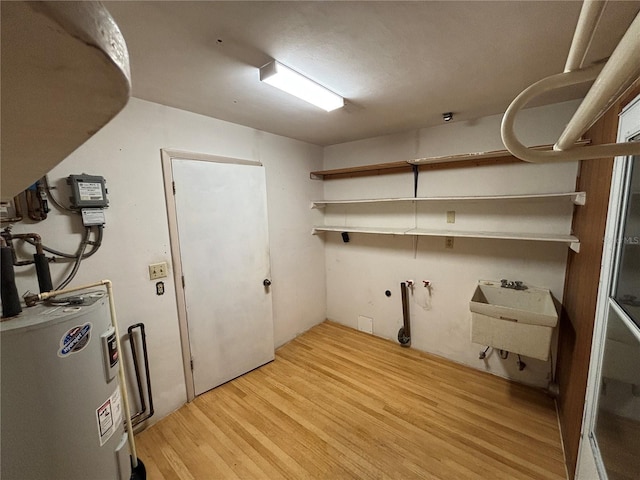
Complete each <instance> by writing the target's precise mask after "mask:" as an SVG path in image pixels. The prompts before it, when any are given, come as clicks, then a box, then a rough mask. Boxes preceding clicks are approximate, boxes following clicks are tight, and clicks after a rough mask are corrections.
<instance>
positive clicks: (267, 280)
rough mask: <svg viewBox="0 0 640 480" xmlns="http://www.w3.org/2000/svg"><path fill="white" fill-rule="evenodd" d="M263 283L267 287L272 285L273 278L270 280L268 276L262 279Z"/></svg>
mask: <svg viewBox="0 0 640 480" xmlns="http://www.w3.org/2000/svg"><path fill="white" fill-rule="evenodd" d="M262 285H264V286H265V287H268V286H269V285H271V280H269V279H268V278H265V279H264V280H263V281H262Z"/></svg>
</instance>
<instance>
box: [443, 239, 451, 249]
mask: <svg viewBox="0 0 640 480" xmlns="http://www.w3.org/2000/svg"><path fill="white" fill-rule="evenodd" d="M444 248H453V237H444Z"/></svg>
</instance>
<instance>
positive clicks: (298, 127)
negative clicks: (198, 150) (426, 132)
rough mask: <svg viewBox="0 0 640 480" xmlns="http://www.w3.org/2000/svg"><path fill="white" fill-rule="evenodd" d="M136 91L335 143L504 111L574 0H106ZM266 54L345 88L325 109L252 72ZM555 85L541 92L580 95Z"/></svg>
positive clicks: (603, 53)
mask: <svg viewBox="0 0 640 480" xmlns="http://www.w3.org/2000/svg"><path fill="white" fill-rule="evenodd" d="M104 3H105V5H106V7H107V9H108V10H109V11H110V12H111V13H112V15H113V16H114V18H115V20H116V22H117V23H118V25H119V26H120V28H121V30H122V33H123V34H124V37H125V40H126V42H127V45H128V48H129V52H130V56H131V70H132V82H133V95H134V96H135V97H138V98H142V99H145V100H150V101H153V102H157V103H161V104H164V105H169V106H172V107H177V108H181V109H184V110H188V111H192V112H196V113H201V114H204V115H208V116H211V117H215V118H219V119H223V120H227V121H230V122H234V123H239V124H242V125H247V126H250V127H253V128H257V129H260V130H265V131H268V132H273V133H277V134H280V135H285V136H287V137H291V138H297V139H300V140H304V141H307V142H311V143H315V144H318V145H331V144H335V143H341V142H345V141H350V140H356V139H360V138H366V137H372V136H376V135H383V134H388V133H394V132H399V131H404V130H411V129H415V128H420V127H426V126H431V125H435V124H439V123H441V122H442V113H443V112H448V111H452V112H454V115H455V116H454V121H460V120H471V119H474V118H478V117H481V116H485V115H491V114H496V113H500V112H503V111H504V110H505V108H506V107H507V105H508V104H509V103H510V101H511V100H512V99H513V98H514V97H515V96H516V95H517V94H518V93H519V92H520V91H521V90H523V89H524V88H526V87H527V86H528V85H530V84H531V83H533V82H535V81H537V80H539V79H541V78H543V77H545V76H548V75H552V74H554V73H559V72H561V71H562V70H563V67H564V62H565V60H566V56H567V53H568V50H569V45H570V44H571V38H572V36H573V31H574V28H575V25H576V22H577V19H578V14H579V12H580V7H581V2H579V1H566V2H555V1H543V2H532V1H525V2H520V1H500V2H488V1H470V2H461V1H447V2H420V1H418V2H395V1H394V2H391V1H390V2H302V1H294V2H268V1H261V2H244V1H236V2H182V1H180V2H171V1H170V2H147V1H143V2H135V1H128V2H104ZM639 10H640V1H633V2H619V1H612V2H609V4H608V5H607V7H606V9H605V12H604V15H603V18H602V20H601V22H600V25H599V27H598V30H597V32H596V37H595V39H594V41H593V44H592V48H591V49H590V52H589V54H588V57H587V63H589V62H591V61H594V60H597V59H601V58H603V57H607V56H608V55H610V53H611V52H612V51H613V48H614V47H615V45H616V44H617V42H618V40H619V39H620V37H621V36H622V35H623V34H624V32H625V31H626V28H627V27H628V25H629V24H630V23H631V21H632V20H633V18H634V17H635V14H636V13H637V12H638V11H639ZM271 59H277V60H279V61H280V62H282V63H284V64H285V65H288V66H290V67H292V68H293V69H295V70H297V71H299V72H301V73H303V74H305V75H307V76H309V77H310V78H312V79H314V80H316V81H317V82H318V83H321V84H324V85H325V86H327V87H329V88H330V89H331V90H333V91H335V92H336V93H339V94H341V95H343V96H344V97H345V98H346V100H347V105H346V106H345V107H344V108H342V109H339V110H336V111H333V112H330V113H326V112H324V111H322V110H320V109H317V108H316V107H313V106H311V105H308V104H306V103H304V102H302V101H301V100H298V99H296V98H293V97H289V96H288V95H287V94H285V93H282V92H280V91H279V90H276V89H275V88H273V87H271V86H269V85H266V84H263V83H261V82H260V81H259V73H258V68H259V67H260V66H262V65H264V64H265V63H267V62H269V61H270V60H271ZM585 91H586V90H585V88H584V87H583V88H581V89H578V90H575V89H574V90H571V91H570V90H565V91H562V92H558V94H556V95H550V96H548V97H546V98H544V99H541V101H540V102H539V103H550V102H552V101H560V100H568V99H571V98H579V97H580V96H582V95H583V94H584V92H585Z"/></svg>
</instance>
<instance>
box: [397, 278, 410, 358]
mask: <svg viewBox="0 0 640 480" xmlns="http://www.w3.org/2000/svg"><path fill="white" fill-rule="evenodd" d="M407 290H408V288H407V284H406V283H405V282H402V283H400V292H401V293H402V322H403V324H402V327H400V330H398V342H400V345H402V346H403V347H410V346H411V324H410V323H409V294H408V292H407Z"/></svg>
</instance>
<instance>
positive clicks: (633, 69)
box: [553, 14, 640, 150]
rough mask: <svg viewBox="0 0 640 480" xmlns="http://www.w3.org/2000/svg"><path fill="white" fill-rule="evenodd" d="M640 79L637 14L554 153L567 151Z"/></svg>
mask: <svg viewBox="0 0 640 480" xmlns="http://www.w3.org/2000/svg"><path fill="white" fill-rule="evenodd" d="M639 76H640V14H638V15H636V18H635V19H634V20H633V22H631V25H630V26H629V28H628V29H627V31H626V33H625V34H624V36H623V37H622V39H621V40H620V42H619V43H618V46H617V47H616V48H615V50H614V51H613V53H612V54H611V57H609V60H608V61H607V63H606V65H605V66H604V68H603V69H602V72H600V75H598V78H597V79H596V81H595V82H594V83H593V85H592V86H591V88H590V89H589V92H588V93H587V95H586V96H585V97H584V100H582V103H580V106H579V107H578V110H576V113H574V115H573V118H572V119H571V121H570V122H569V124H568V125H567V126H566V128H565V129H564V132H562V134H561V135H560V138H559V139H558V141H557V142H556V144H555V146H554V147H553V149H554V150H568V149H570V148H571V147H572V146H573V144H574V143H575V142H576V140H578V139H579V138H580V137H581V136H582V134H584V132H586V131H587V129H588V128H589V127H591V125H593V124H594V123H595V122H596V121H597V120H598V119H599V118H600V117H601V116H602V115H604V113H605V112H606V111H607V110H609V108H610V107H611V106H612V105H613V104H614V103H615V102H616V101H617V100H618V98H620V97H621V96H622V94H623V93H624V92H625V91H626V90H627V89H628V88H629V87H630V86H631V84H633V82H634V81H635V80H637V79H638V77H639Z"/></svg>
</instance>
